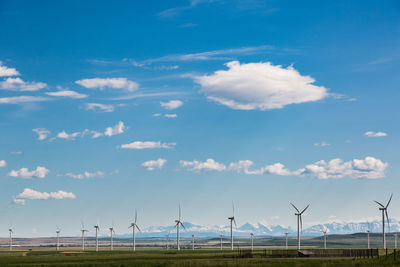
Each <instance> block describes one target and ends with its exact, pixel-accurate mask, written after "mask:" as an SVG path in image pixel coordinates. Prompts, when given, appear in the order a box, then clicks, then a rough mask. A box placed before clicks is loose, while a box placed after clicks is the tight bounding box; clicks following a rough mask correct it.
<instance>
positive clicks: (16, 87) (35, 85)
mask: <svg viewBox="0 0 400 267" xmlns="http://www.w3.org/2000/svg"><path fill="white" fill-rule="evenodd" d="M46 86H47V84H45V83H42V82H25V81H23V80H22V79H21V78H7V79H5V80H4V81H2V82H0V89H3V90H13V91H38V90H40V89H43V88H45V87H46Z"/></svg>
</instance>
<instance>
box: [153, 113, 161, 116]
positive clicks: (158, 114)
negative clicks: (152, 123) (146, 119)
mask: <svg viewBox="0 0 400 267" xmlns="http://www.w3.org/2000/svg"><path fill="white" fill-rule="evenodd" d="M153 116H154V117H160V116H161V113H154V114H153Z"/></svg>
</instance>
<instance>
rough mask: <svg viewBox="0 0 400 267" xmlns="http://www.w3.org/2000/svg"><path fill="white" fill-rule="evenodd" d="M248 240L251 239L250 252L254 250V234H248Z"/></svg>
mask: <svg viewBox="0 0 400 267" xmlns="http://www.w3.org/2000/svg"><path fill="white" fill-rule="evenodd" d="M250 238H251V251H253V249H254V234H253V233H250Z"/></svg>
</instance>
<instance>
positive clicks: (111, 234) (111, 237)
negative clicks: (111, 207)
mask: <svg viewBox="0 0 400 267" xmlns="http://www.w3.org/2000/svg"><path fill="white" fill-rule="evenodd" d="M108 229H109V230H110V250H113V249H114V243H113V233H114V234H115V231H114V221H113V222H112V226H111V227H110V228H108Z"/></svg>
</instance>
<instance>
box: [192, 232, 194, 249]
mask: <svg viewBox="0 0 400 267" xmlns="http://www.w3.org/2000/svg"><path fill="white" fill-rule="evenodd" d="M192 250H194V235H192Z"/></svg>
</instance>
